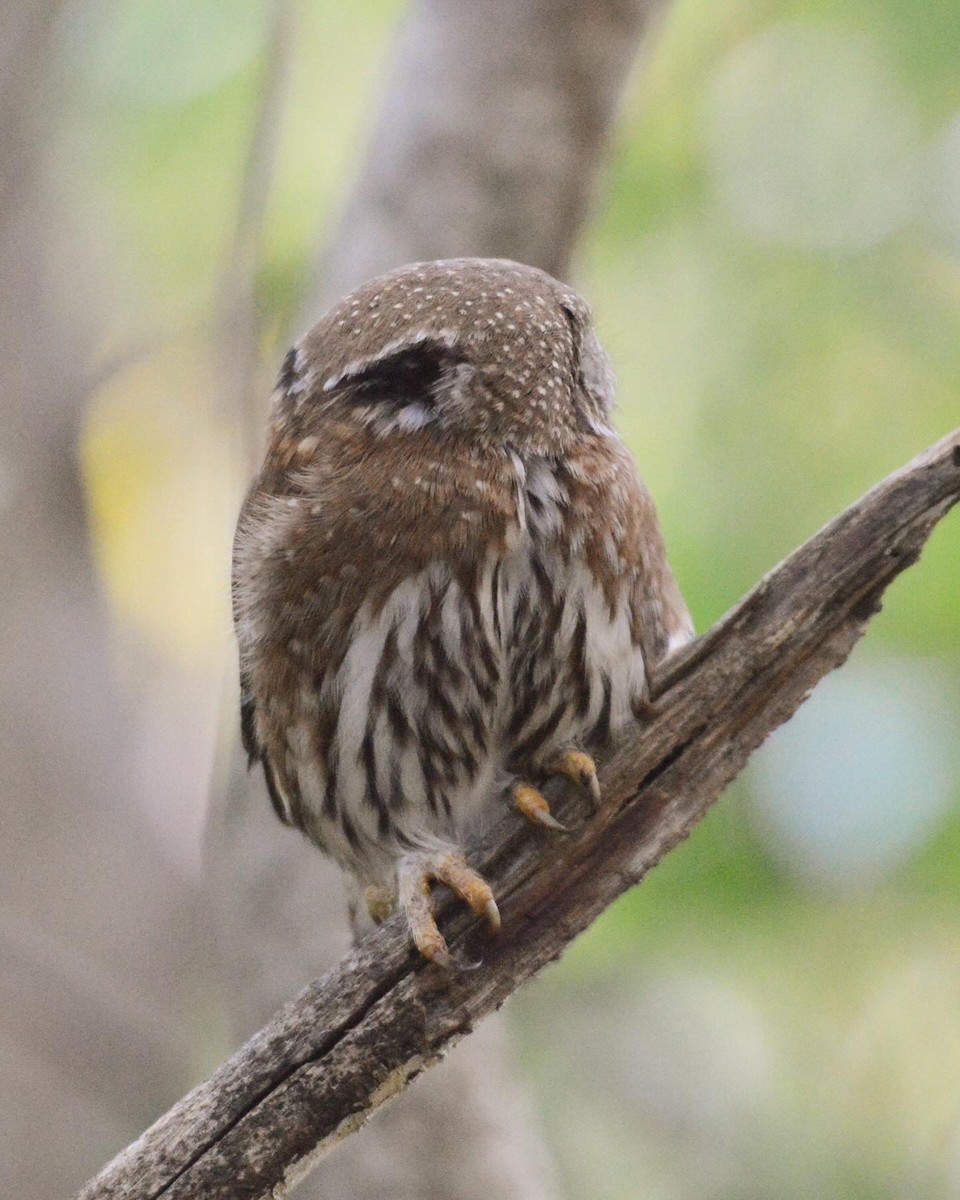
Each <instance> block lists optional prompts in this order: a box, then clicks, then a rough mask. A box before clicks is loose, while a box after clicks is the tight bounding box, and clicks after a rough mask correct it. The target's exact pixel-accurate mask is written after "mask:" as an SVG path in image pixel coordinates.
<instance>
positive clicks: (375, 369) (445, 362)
mask: <svg viewBox="0 0 960 1200" xmlns="http://www.w3.org/2000/svg"><path fill="white" fill-rule="evenodd" d="M462 362H463V359H462V358H461V357H460V356H459V355H458V354H455V353H454V351H453V350H452V349H451V348H450V347H449V346H446V345H444V344H442V343H441V342H436V341H433V340H423V341H418V342H415V343H412V344H409V343H408V344H407V345H404V346H399V347H397V348H396V349H394V350H389V351H387V352H386V353H384V354H381V355H379V356H378V357H377V358H375V359H370V360H367V361H366V362H359V363H356V364H352V365H351V366H350V367H348V368H347V369H346V371H344V372H343V373H342V374H341V375H340V376H338V377H336V378H334V379H332V380H328V382H327V383H326V384H324V389H323V390H324V391H325V392H327V393H333V394H336V395H339V396H341V397H342V398H343V399H344V400H346V401H347V402H348V403H351V404H359V405H375V406H377V407H381V408H384V409H388V410H393V411H397V410H400V409H404V408H407V407H408V406H411V405H413V406H416V408H417V410H418V411H419V412H423V413H426V411H427V410H429V409H432V408H433V407H434V405H435V404H436V400H437V397H438V395H439V393H440V392H441V391H442V390H443V389H444V388H445V387H446V386H447V385H448V383H449V381H450V380H451V379H452V378H453V377H454V376H455V374H456V371H457V368H458V367H459V366H460V365H461V364H462Z"/></svg>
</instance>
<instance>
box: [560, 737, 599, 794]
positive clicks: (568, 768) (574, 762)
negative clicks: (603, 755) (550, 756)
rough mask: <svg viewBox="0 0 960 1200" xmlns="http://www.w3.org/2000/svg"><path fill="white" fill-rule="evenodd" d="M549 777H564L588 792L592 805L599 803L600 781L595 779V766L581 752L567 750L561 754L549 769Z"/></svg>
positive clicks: (591, 760) (588, 756) (587, 755)
mask: <svg viewBox="0 0 960 1200" xmlns="http://www.w3.org/2000/svg"><path fill="white" fill-rule="evenodd" d="M550 774H551V775H564V776H566V778H567V779H569V780H570V781H571V783H575V784H576V785H577V787H582V788H583V789H584V791H586V792H588V793H589V795H590V799H591V800H592V801H593V803H594V804H599V803H600V780H599V779H598V778H597V764H596V763H595V762H594V761H593V759H592V758H591V757H590V755H589V754H584V753H583V751H581V750H568V751H567V752H566V753H565V754H561V755H560V757H559V759H557V761H556V763H555V764H554V765H553V766H552V767H550Z"/></svg>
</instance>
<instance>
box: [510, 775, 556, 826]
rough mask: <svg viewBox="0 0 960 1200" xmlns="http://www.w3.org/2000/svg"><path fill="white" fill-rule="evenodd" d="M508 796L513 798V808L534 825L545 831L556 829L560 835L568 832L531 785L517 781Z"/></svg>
mask: <svg viewBox="0 0 960 1200" xmlns="http://www.w3.org/2000/svg"><path fill="white" fill-rule="evenodd" d="M510 795H511V796H512V797H513V803H514V806H515V807H516V808H518V809H519V810H520V812H522V813H523V815H524V816H525V817H526V818H527V820H528V821H532V822H533V824H534V825H543V826H545V827H546V828H547V829H556V830H558V831H559V832H560V833H567V832H568V830H567V827H566V825H561V824H560V822H559V821H558V820H557V818H556V817H555V816H554V815H553V813H552V812H551V811H550V805H549V804H548V803H547V799H546V797H545V796H543V795H541V793H540V792H538V791H537V789H536V788H535V787H534V786H533V784H532V783H522V782H519V781H518V782H517V783H514V784H512V785H511V787H510Z"/></svg>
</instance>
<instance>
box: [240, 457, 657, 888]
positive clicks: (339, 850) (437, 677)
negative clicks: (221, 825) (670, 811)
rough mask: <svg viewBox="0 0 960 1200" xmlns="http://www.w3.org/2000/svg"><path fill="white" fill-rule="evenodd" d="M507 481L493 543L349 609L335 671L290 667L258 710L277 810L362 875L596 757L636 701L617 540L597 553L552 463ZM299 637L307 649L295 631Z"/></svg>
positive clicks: (300, 641)
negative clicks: (580, 756)
mask: <svg viewBox="0 0 960 1200" xmlns="http://www.w3.org/2000/svg"><path fill="white" fill-rule="evenodd" d="M514 470H515V495H516V505H515V509H514V515H513V519H512V520H511V522H510V525H509V528H508V530H507V537H506V538H505V539H504V541H503V542H502V543H500V544H498V545H496V546H494V547H492V548H491V549H490V550H489V551H488V553H486V554H485V555H481V556H480V557H478V558H477V560H476V561H475V562H474V564H473V565H472V566H471V567H470V568H469V569H464V568H463V566H462V563H458V562H457V561H451V560H445V559H444V558H442V557H441V558H439V559H438V560H436V561H433V562H431V563H429V564H428V565H427V566H425V567H423V568H422V569H421V570H419V571H417V572H415V573H414V574H411V575H409V576H408V577H406V578H404V579H403V580H402V581H401V582H399V583H398V584H397V585H396V586H395V587H393V588H392V590H391V591H390V592H389V594H387V595H386V597H385V598H383V599H377V600H372V599H368V600H365V601H364V602H363V603H362V604H361V606H360V607H359V609H358V611H357V612H356V614H355V616H354V618H353V620H352V622H351V624H350V629H349V634H348V636H347V638H346V639H345V645H346V651H345V653H344V654H343V655H342V658H341V659H340V661H339V662H338V663H337V665H336V667H335V669H331V670H329V671H327V672H326V673H321V674H319V675H318V673H317V671H316V669H315V668H314V667H313V666H312V665H311V666H306V665H304V666H303V668H302V669H297V670H294V672H293V673H291V674H290V675H289V676H288V677H287V680H286V683H285V686H284V687H282V688H278V687H277V686H276V684H275V683H273V684H271V685H270V686H269V688H265V689H264V691H265V692H267V691H269V697H270V699H269V702H268V704H266V705H263V706H260V705H258V713H261V712H262V716H260V718H259V729H258V738H259V741H260V743H261V745H262V746H263V747H264V751H265V756H266V759H265V765H267V766H268V770H272V780H273V783H274V788H275V792H276V796H275V800H276V801H277V802H278V803H279V805H280V806H281V809H282V815H283V816H284V817H285V819H287V820H288V821H290V822H291V823H293V824H296V825H299V826H300V827H301V828H302V829H303V830H304V831H305V832H306V833H307V834H308V835H309V836H310V837H311V838H312V839H313V840H314V841H315V842H317V843H318V844H319V845H320V846H321V847H322V848H324V849H325V850H327V851H328V852H329V853H331V854H332V855H333V856H334V857H335V858H336V859H338V860H339V861H340V863H341V864H342V865H343V866H344V867H346V868H347V869H348V870H349V871H351V872H352V873H353V874H354V875H355V876H357V877H358V878H359V879H360V880H362V881H365V882H368V883H376V882H378V881H379V880H381V879H383V878H386V877H387V876H388V875H389V872H390V870H391V869H392V863H393V862H394V861H395V860H396V858H397V855H398V854H399V853H402V852H403V851H404V850H407V849H412V848H420V847H423V848H437V847H441V846H443V845H447V844H463V841H464V839H465V838H468V837H470V836H471V835H473V834H475V833H476V832H477V831H478V830H479V829H480V828H482V827H483V826H484V825H486V824H489V823H490V822H491V820H493V819H495V818H496V816H497V815H499V813H500V812H501V811H502V797H503V795H504V793H505V791H506V789H507V787H508V786H509V784H510V783H511V782H512V781H513V779H515V778H517V777H521V776H523V777H526V778H536V777H537V775H538V774H539V773H540V772H541V771H543V770H544V769H545V768H546V767H547V765H548V764H549V761H550V759H551V758H553V757H555V756H556V755H557V754H558V753H559V752H560V751H561V750H564V749H568V748H580V749H588V750H589V749H594V748H597V747H600V746H602V745H603V744H605V743H606V742H607V741H608V739H609V738H610V736H611V735H612V734H614V733H615V732H616V731H617V730H618V729H620V728H622V727H623V726H624V725H625V724H627V723H628V722H629V721H630V720H631V719H632V718H633V716H634V713H635V709H636V707H637V705H638V704H639V703H640V702H641V700H642V697H643V695H644V688H645V674H644V656H643V650H642V646H641V639H640V637H639V632H638V631H639V625H638V620H637V614H636V605H635V603H634V600H635V596H634V591H633V590H632V589H631V586H630V585H631V575H630V572H629V570H626V571H623V570H621V574H620V575H619V576H618V575H617V570H618V569H620V568H622V567H623V564H619V565H618V563H617V561H616V547H615V545H614V542H615V539H613V540H611V539H609V538H608V539H607V542H608V543H609V544H607V545H606V546H603V545H599V544H598V538H599V539H600V540H601V542H602V541H603V538H604V536H605V535H603V533H602V528H601V529H598V528H597V527H596V526H597V522H596V514H595V513H594V514H590V515H591V518H592V519H591V521H590V523H589V524H588V525H584V524H583V522H582V521H578V520H577V506H576V495H575V493H576V480H573V479H570V478H568V477H566V475H565V471H564V470H562V469H560V468H559V467H557V466H556V465H554V464H551V463H550V462H549V461H548V460H542V461H541V460H534V461H532V462H528V463H526V464H524V463H522V462H520V461H519V460H516V462H515V463H514ZM581 515H583V514H581ZM361 549H362V548H358V550H361ZM591 559H593V560H594V561H593V562H592V564H591ZM261 607H262V606H261ZM297 633H298V636H297V638H296V639H295V641H296V644H297V646H298V647H304V646H309V645H310V644H311V641H312V640H313V638H312V634H311V630H310V629H309V628H308V627H303V628H300V629H298V631H297ZM253 686H254V690H256V671H254V684H253ZM278 696H279V697H280V699H279V700H278Z"/></svg>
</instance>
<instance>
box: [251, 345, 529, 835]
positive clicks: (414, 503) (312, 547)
mask: <svg viewBox="0 0 960 1200" xmlns="http://www.w3.org/2000/svg"><path fill="white" fill-rule="evenodd" d="M408 365H409V364H408ZM404 370H406V368H404ZM365 386H366V385H365ZM358 402H359V403H364V404H367V403H371V402H372V401H370V398H362V400H360V401H358ZM328 433H329V436H328V437H326V438H324V439H323V440H320V439H318V438H317V437H305V438H301V439H299V440H295V439H294V438H292V437H290V436H289V433H288V432H286V433H284V436H283V438H277V439H276V440H275V443H274V444H272V445H271V448H270V451H269V454H268V468H266V469H265V472H264V473H263V474H262V476H260V479H259V480H258V482H257V485H254V488H253V490H252V491H251V493H250V496H248V497H247V500H246V503H245V505H244V509H242V511H241V517H240V522H239V526H238V534H236V540H235V553H234V616H235V622H236V629H238V638H239V642H240V664H241V692H242V695H241V730H242V733H244V744H245V746H246V749H247V754H248V755H251V757H252V760H253V761H260V762H262V763H263V766H264V772H265V774H266V781H268V786H269V787H270V791H271V798H272V800H274V805H275V808H276V809H277V812H278V814H280V815H281V817H282V820H284V821H286V822H288V823H293V824H295V826H299V827H300V828H304V829H305V830H306V832H308V833H310V835H311V836H312V838H313V839H314V840H317V841H322V840H323V833H322V830H320V829H319V827H318V824H317V823H316V821H314V818H313V814H316V812H317V811H318V809H319V810H323V811H324V812H325V814H326V815H329V816H330V817H331V820H330V822H328V823H326V824H325V826H324V828H325V829H328V832H329V830H330V828H335V832H336V830H337V829H343V830H344V838H346V839H347V841H348V842H352V841H353V840H355V838H356V836H358V835H367V836H370V835H376V836H380V835H382V836H383V838H384V839H386V838H388V835H389V834H390V833H391V830H394V829H396V828H401V830H402V824H403V822H402V821H398V820H397V817H396V811H397V810H400V809H402V806H403V794H407V796H409V794H413V793H416V792H418V791H420V792H424V791H425V792H426V794H427V797H430V796H431V794H433V785H434V784H436V785H437V786H436V794H437V806H438V809H439V810H440V811H442V810H443V808H444V806H445V798H446V794H448V793H450V790H451V788H454V790H455V788H456V786H458V784H457V779H458V778H460V774H462V773H463V772H464V770H467V769H468V768H469V770H470V772H476V770H478V769H479V767H480V762H481V760H482V757H484V752H482V751H481V750H476V751H470V749H469V743H476V745H478V746H485V745H486V744H488V742H490V737H488V731H487V728H486V725H485V721H486V708H488V707H491V706H490V704H486V706H485V704H484V702H482V701H481V700H480V698H478V697H475V696H473V694H470V695H467V696H466V697H464V696H462V695H460V694H458V692H457V689H461V690H462V688H463V686H467V688H468V691H469V688H474V689H475V688H476V686H478V682H476V678H473V676H472V673H470V671H469V670H466V671H464V670H463V667H462V666H461V665H458V660H460V658H461V652H462V653H463V655H464V656H466V658H468V659H472V661H479V664H480V668H479V670H480V674H479V676H478V678H482V677H484V672H487V673H488V667H490V654H488V653H487V654H486V655H484V649H485V647H486V641H485V638H484V637H482V636H481V625H482V622H481V620H480V618H479V617H478V613H479V612H480V607H481V601H480V600H479V599H472V598H476V596H478V588H479V587H480V578H481V575H482V572H484V570H490V560H491V558H496V553H497V547H498V546H499V547H502V548H503V546H504V545H505V541H506V529H508V526H509V524H510V523H511V522H512V523H514V524H516V514H517V492H516V478H515V475H514V473H512V469H511V468H509V467H504V464H503V463H502V462H499V461H494V462H491V461H490V456H486V457H481V456H479V455H478V454H475V451H474V450H473V449H470V446H468V445H463V446H461V448H460V449H458V450H457V449H450V448H445V449H444V452H443V454H439V452H438V451H437V450H436V448H434V445H433V443H432V442H431V440H428V439H425V438H424V437H422V436H420V434H419V431H416V430H415V428H414V430H406V431H404V430H402V428H395V430H394V431H392V432H391V433H390V436H389V437H384V436H382V434H380V433H379V432H378V431H377V430H373V428H364V427H359V428H358V427H356V426H347V425H346V424H342V425H337V424H336V422H331V426H330V428H329V431H328ZM284 442H286V444H283V443H284ZM491 550H492V551H493V554H492V556H491V553H490V552H491ZM404 584H407V587H404ZM408 593H409V595H408ZM455 613H456V616H455ZM451 629H455V630H457V631H458V632H457V635H456V636H457V637H458V638H460V642H458V644H457V648H456V653H454V652H451V649H450V644H449V642H448V641H445V638H448V637H449V635H450V630H451ZM397 638H400V641H401V644H403V646H404V647H410V646H412V647H413V659H414V664H415V666H414V667H413V668H412V667H410V666H409V653H410V652H409V649H406V650H404V655H403V656H397V653H396V648H397ZM408 638H409V640H408ZM468 642H469V646H468ZM470 647H473V649H475V650H476V654H475V656H473V658H472V655H473V650H472V649H470ZM410 671H413V673H412V674H409V673H410ZM404 672H407V673H408V674H409V678H406V677H404ZM402 677H403V678H402ZM365 679H366V683H365V682H364V680H365ZM364 689H366V691H364ZM361 692H364V694H362V695H361ZM451 722H452V724H457V725H461V724H463V722H466V726H467V732H466V733H462V732H460V731H458V734H460V736H457V734H454V733H451V731H450V730H449V727H448V726H449V725H450V724H451ZM442 725H443V726H444V728H440V726H442ZM292 731H293V738H294V742H295V743H296V744H294V745H292ZM386 734H389V737H390V738H391V739H392V743H391V744H388V742H386V740H385V736H386ZM344 737H348V738H349V739H350V740H349V744H347V743H346V742H344ZM354 743H356V744H354ZM398 743H402V745H401V746H400V750H401V751H402V752H400V751H397V749H396V746H397V744H398ZM414 744H415V745H414ZM391 745H392V749H391ZM407 745H409V746H412V748H414V749H415V751H416V758H415V760H414V757H413V749H412V751H410V754H407V751H406V749H404V748H406V746H407ZM455 746H456V749H454V748H455ZM307 761H308V762H312V763H314V764H317V772H316V776H314V778H306V774H305V768H304V763H305V762H307ZM337 764H340V769H337ZM400 776H403V778H400ZM455 776H456V778H455ZM358 780H360V782H358ZM361 785H362V787H364V788H365V792H364V796H362V798H361V799H359V800H356V802H353V800H350V799H349V797H350V796H353V794H354V790H355V788H359V787H360V786H361ZM320 793H323V799H322V800H319V802H318V800H317V796H318V794H320ZM395 794H396V796H397V803H396V804H394V797H395ZM307 796H310V797H312V799H307ZM358 810H359V811H360V814H361V818H362V821H361V824H360V827H359V833H358V827H356V822H355V820H354V816H353V815H352V814H355V812H356V811H358ZM371 814H372V817H371ZM371 820H376V833H374V834H371V830H370V829H367V830H366V834H365V826H364V823H362V822H366V824H370V821H371ZM404 820H406V817H404ZM311 822H313V823H311ZM335 822H336V824H335ZM329 848H331V852H334V853H337V851H336V848H335V847H332V846H330V847H329ZM338 857H341V858H346V857H347V853H346V852H344V853H343V854H340V856H338Z"/></svg>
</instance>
